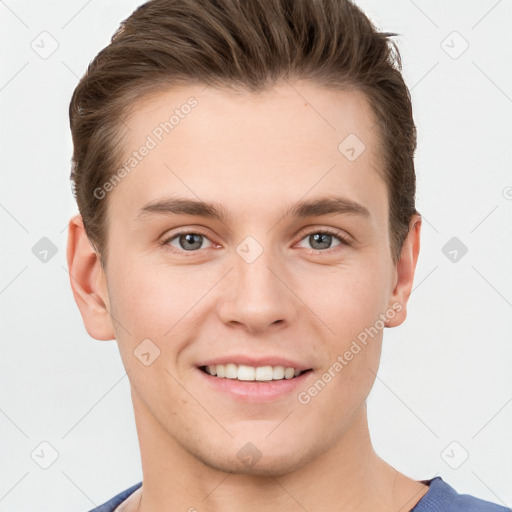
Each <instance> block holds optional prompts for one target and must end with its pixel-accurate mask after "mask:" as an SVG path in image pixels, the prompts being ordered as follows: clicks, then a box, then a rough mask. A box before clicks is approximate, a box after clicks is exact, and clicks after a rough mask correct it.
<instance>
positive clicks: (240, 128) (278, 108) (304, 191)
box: [113, 81, 387, 217]
mask: <svg viewBox="0 0 512 512" xmlns="http://www.w3.org/2000/svg"><path fill="white" fill-rule="evenodd" d="M125 126H126V127H127V128H126V133H125V137H126V138H125V140H126V142H125V148H124V149H125V153H124V157H123V162H122V163H123V164H127V165H125V167H126V169H127V171H128V172H126V173H125V174H127V175H128V176H127V177H126V179H123V182H122V183H121V184H120V185H119V186H117V187H116V188H117V190H116V191H115V194H113V195H114V196H123V198H122V200H123V201H124V202H125V203H128V206H131V207H132V208H134V209H135V208H140V207H141V206H142V204H143V203H147V202H150V201H152V200H155V199H158V197H163V196H165V195H166V194H167V195H169V194H173V195H179V196H188V197H191V198H192V197H195V198H196V199H197V198H199V197H200V198H201V199H204V200H212V201H216V202H217V201H218V202H222V203H224V204H227V205H233V207H241V208H243V207H244V206H247V205H248V204H249V202H253V203H254V202H256V203H257V202H258V201H260V204H263V203H267V204H268V202H269V201H270V200H271V199H275V200H276V201H278V203H277V204H280V205H281V206H282V205H283V204H284V203H286V204H289V203H291V202H293V201H296V200H298V199H301V198H304V197H305V196H307V195H316V194H321V195H325V194H326V193H333V192H335V191H338V192H340V194H342V195H343V194H344V195H346V196H347V197H350V198H351V199H354V200H357V201H358V202H360V203H362V204H365V205H366V206H367V207H368V209H371V210H377V211H376V212H375V213H376V214H377V216H381V217H382V216H385V208H386V206H387V193H386V190H385V185H384V182H383V180H382V178H381V173H382V171H381V169H382V166H383V162H382V161H381V158H380V154H379V151H378V143H379V138H378V131H377V129H376V124H375V119H374V116H373V114H372V112H371V109H370V106H369V104H368V102H367V99H366V97H365V96H364V95H363V94H362V93H360V92H358V91H333V90H328V89H325V88H323V87H320V86H318V85H315V84H312V83H309V82H306V81H296V82H291V83H287V82H283V83H281V84H279V85H276V86H274V87H273V88H272V89H270V90H267V91H264V92H259V93H252V92H247V91H242V90H232V89H215V88H213V87H210V86H205V85H203V84H199V85H191V86H180V87H173V88H171V89H169V90H166V91H162V92H159V93H157V94H153V95H152V96H151V97H147V98H144V101H139V102H138V103H137V104H136V105H134V106H133V108H132V111H131V114H130V116H129V118H128V119H127V120H126V125H125ZM144 147H146V148H149V149H144ZM142 153H144V155H143V156H141V154H142ZM379 210H380V211H379ZM246 213H248V212H246Z"/></svg>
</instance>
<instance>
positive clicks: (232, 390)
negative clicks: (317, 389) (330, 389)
mask: <svg viewBox="0 0 512 512" xmlns="http://www.w3.org/2000/svg"><path fill="white" fill-rule="evenodd" d="M197 371H198V372H199V373H200V374H201V376H202V378H203V379H205V381H206V383H207V384H208V385H210V386H211V387H212V388H213V389H215V390H217V391H222V392H224V393H228V394H230V395H231V396H232V397H234V398H238V399H241V400H244V401H254V402H269V401H272V400H275V399H278V398H283V397H284V396H286V395H289V394H290V393H292V392H293V391H296V390H297V388H300V387H302V386H304V385H305V381H306V380H307V379H309V377H310V375H311V374H312V373H313V371H312V370H309V371H307V372H304V373H302V374H301V375H299V376H298V377H294V378H293V379H282V380H271V381H267V382H257V381H243V380H237V379H228V378H225V377H214V376H213V375H209V374H208V373H205V372H203V371H202V370H200V369H199V368H198V369H197Z"/></svg>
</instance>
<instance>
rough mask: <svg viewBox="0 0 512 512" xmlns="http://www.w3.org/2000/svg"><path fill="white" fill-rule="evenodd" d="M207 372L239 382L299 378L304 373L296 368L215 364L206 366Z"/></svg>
mask: <svg viewBox="0 0 512 512" xmlns="http://www.w3.org/2000/svg"><path fill="white" fill-rule="evenodd" d="M206 372H207V373H209V374H210V375H216V376H217V377H226V378H227V379H238V380H261V381H268V380H281V379H283V378H284V379H291V378H293V377H297V376H298V375H300V374H301V373H302V372H301V371H300V370H297V369H295V368H291V367H289V368H286V367H284V366H258V367H257V368H256V367H254V366H247V365H245V364H240V365H237V364H233V363H228V364H214V365H210V366H206Z"/></svg>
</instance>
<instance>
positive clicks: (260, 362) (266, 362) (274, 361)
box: [198, 355, 311, 371]
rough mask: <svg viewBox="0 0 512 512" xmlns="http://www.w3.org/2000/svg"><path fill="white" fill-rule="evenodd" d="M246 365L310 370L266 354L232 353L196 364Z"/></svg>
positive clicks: (295, 362)
mask: <svg viewBox="0 0 512 512" xmlns="http://www.w3.org/2000/svg"><path fill="white" fill-rule="evenodd" d="M229 363H233V364H236V365H240V364H243V365H247V366H254V367H255V368H258V367H259V366H284V367H285V368H295V369H296V370H300V371H305V370H310V369H311V366H307V365H304V364H301V363H298V362H297V361H293V360H292V359H288V358H285V357H279V356H266V357H251V356H246V355H232V356H219V357H216V358H214V359H208V360H207V361H205V362H203V363H202V364H199V365H198V366H199V367H201V366H213V365H217V364H229Z"/></svg>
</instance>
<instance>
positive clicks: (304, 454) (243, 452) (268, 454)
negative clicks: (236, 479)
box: [189, 439, 321, 477]
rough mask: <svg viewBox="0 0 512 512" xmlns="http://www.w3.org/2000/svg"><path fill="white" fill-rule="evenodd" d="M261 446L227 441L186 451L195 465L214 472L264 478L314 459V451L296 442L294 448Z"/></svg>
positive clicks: (287, 472)
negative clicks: (192, 457) (194, 461)
mask: <svg viewBox="0 0 512 512" xmlns="http://www.w3.org/2000/svg"><path fill="white" fill-rule="evenodd" d="M264 444H265V446H262V445H263V443H258V442H255V443H252V442H250V441H240V440H238V439H236V440H234V439H230V440H229V441H228V442H225V443H223V445H222V446H214V447H212V446H211V445H210V446H206V445H205V444H204V443H202V444H201V445H197V444H196V445H195V446H189V450H190V453H191V454H192V455H193V456H194V457H195V458H196V459H197V460H198V461H200V462H201V463H202V464H204V465H205V466H207V467H209V468H212V469H214V470H216V471H222V472H225V473H233V474H237V475H255V476H264V477H277V476H282V475H286V474H289V473H293V472H294V471H297V470H299V469H301V468H302V467H303V466H305V465H306V464H307V463H308V462H310V461H311V460H313V459H314V458H315V454H314V453H313V452H314V447H312V446H311V447H309V450H307V448H305V447H304V444H303V443H302V442H299V440H297V443H296V444H297V446H292V445H286V446H284V445H283V443H281V442H278V443H276V444H274V443H272V442H270V441H269V440H267V441H266V442H265V443H264ZM320 451H321V450H319V452H320Z"/></svg>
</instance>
